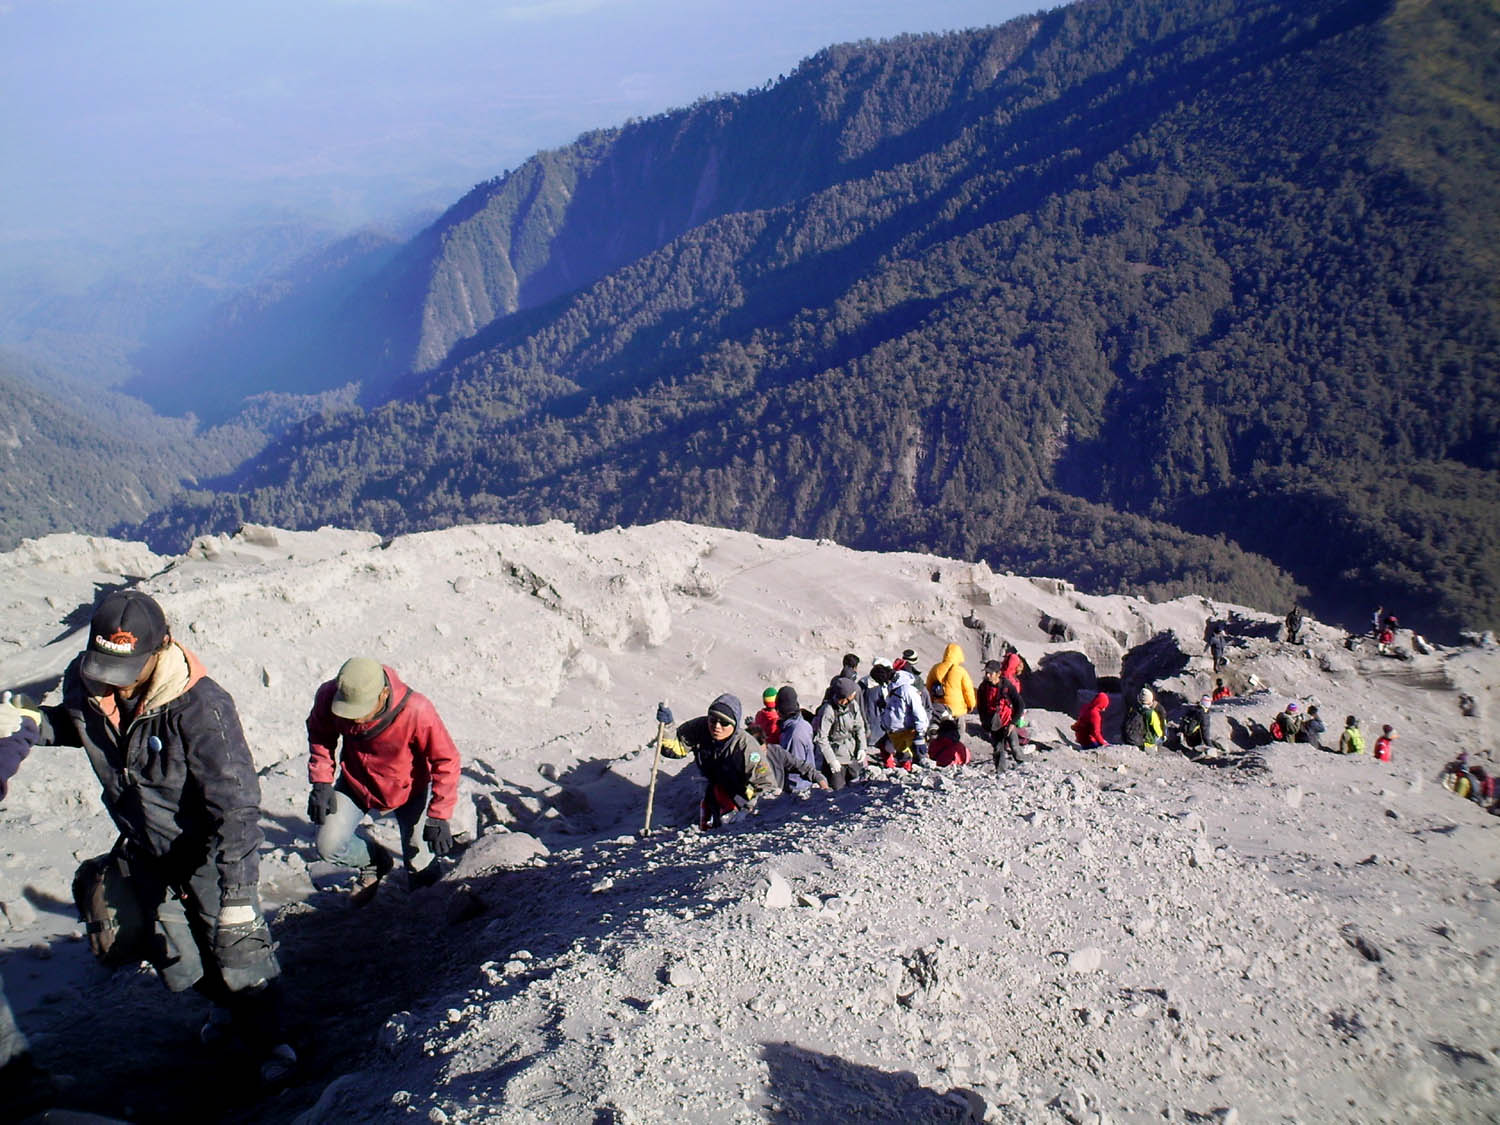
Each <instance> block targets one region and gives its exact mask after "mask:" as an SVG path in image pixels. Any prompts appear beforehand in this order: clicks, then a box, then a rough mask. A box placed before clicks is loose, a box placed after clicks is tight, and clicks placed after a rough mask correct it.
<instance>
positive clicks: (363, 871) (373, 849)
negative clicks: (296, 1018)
mask: <svg viewBox="0 0 1500 1125" xmlns="http://www.w3.org/2000/svg"><path fill="white" fill-rule="evenodd" d="M395 866H396V861H395V860H394V859H392V858H391V853H390V852H388V851H386V850H385V849H384V848H382V847H381V846H380V845H379V844H371V845H370V864H369V865H368V866H367V867H361V868H360V869H359V880H358V881H357V882H356V883H355V884H354V890H352V891H350V892H349V901H350V902H352V903H353V904H354V905H355V906H368V905H369V904H370V903H372V902H374V901H375V894H376V892H378V891H379V890H380V881H381V880H382V879H384V878H385V877H386V876H387V875H389V874H390V873H391V869H392V868H393V867H395ZM288 1049H289V1050H290V1048H288Z"/></svg>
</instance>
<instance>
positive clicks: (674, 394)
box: [144, 0, 1500, 636]
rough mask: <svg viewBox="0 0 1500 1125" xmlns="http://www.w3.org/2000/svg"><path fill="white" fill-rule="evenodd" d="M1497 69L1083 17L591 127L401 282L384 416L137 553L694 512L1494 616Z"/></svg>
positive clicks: (375, 414)
mask: <svg viewBox="0 0 1500 1125" xmlns="http://www.w3.org/2000/svg"><path fill="white" fill-rule="evenodd" d="M1497 37H1500V9H1497V6H1496V5H1495V4H1494V3H1493V0H1429V2H1425V3H1416V2H1409V0H1398V2H1395V3H1372V2H1369V0H1296V2H1293V0H1250V2H1246V0H1109V2H1099V3H1079V4H1074V5H1072V6H1069V7H1066V8H1061V9H1057V10H1054V11H1052V12H1048V13H1045V14H1039V15H1037V16H1033V17H1027V18H1024V19H1020V20H1016V21H1012V22H1011V23H1008V24H1006V25H1004V26H1002V27H1000V28H995V29H990V30H984V31H973V32H965V33H960V34H954V35H946V36H922V37H910V38H905V39H901V40H897V41H893V42H889V43H881V44H857V45H852V46H845V47H837V48H830V49H829V50H826V51H823V52H821V53H820V54H818V55H817V56H814V57H813V58H811V59H809V60H808V61H807V62H805V63H804V64H803V65H802V66H801V67H799V68H798V70H797V71H796V72H795V73H794V74H792V75H789V76H787V77H786V78H785V79H783V80H781V81H779V82H776V83H773V84H769V85H768V86H767V87H765V88H763V89H760V90H756V91H751V92H749V93H746V94H743V95H738V96H733V97H725V98H718V99H713V100H709V101H705V102H702V103H700V104H698V105H696V106H694V107H692V108H690V109H686V110H682V111H679V112H676V113H672V114H667V115H663V116H661V117H658V118H654V119H651V120H649V121H644V122H637V123H633V124H631V125H628V126H626V127H624V128H622V129H619V130H613V131H608V132H601V133H596V134H590V135H589V136H587V137H584V138H581V139H580V141H579V142H578V144H577V145H576V146H574V148H572V149H568V150H563V151H562V152H560V153H549V154H543V155H541V156H538V157H537V158H535V160H533V161H532V162H529V163H528V164H527V165H526V166H524V167H523V168H521V169H517V170H516V171H515V172H512V173H509V174H507V175H505V176H503V177H501V178H500V179H499V180H496V181H494V182H492V183H490V184H485V185H480V187H479V188H476V189H475V191H474V192H473V193H471V194H470V195H469V196H468V197H466V198H465V199H464V200H462V201H460V203H458V204H457V205H455V207H454V208H453V209H452V210H451V211H450V212H449V213H448V214H447V215H445V216H444V217H443V218H442V219H440V220H439V221H438V223H436V224H435V225H434V226H433V227H431V228H429V229H428V230H427V231H426V232H424V233H423V234H421V235H419V236H418V238H416V239H414V240H413V241H412V242H411V243H408V244H407V246H406V247H404V248H403V249H402V250H401V251H400V252H399V253H397V254H395V255H394V256H393V257H392V258H391V259H390V262H389V263H388V264H386V265H383V266H382V272H380V273H379V274H378V277H379V279H381V280H379V281H378V283H377V287H378V288H379V296H380V298H381V300H383V301H385V302H386V303H385V305H384V306H381V307H383V308H384V309H385V310H386V311H385V314H383V315H387V316H388V320H387V322H386V324H385V328H384V329H383V331H385V335H383V336H380V341H379V349H378V350H379V351H380V352H381V354H382V356H384V357H385V359H382V360H379V361H378V362H377V361H376V360H370V361H369V362H370V363H371V366H370V367H369V369H368V371H367V372H366V376H367V377H366V378H365V379H364V380H363V381H364V383H365V391H364V396H363V399H364V404H365V405H364V406H363V407H361V408H354V409H348V410H329V411H324V412H322V413H320V414H318V415H316V416H314V417H312V418H310V419H308V420H307V421H306V422H304V423H303V424H301V425H300V426H297V427H294V428H293V429H292V430H290V431H289V432H288V433H287V434H286V435H285V436H284V437H283V438H282V439H280V440H279V441H277V442H275V443H273V444H272V445H271V446H270V447H269V448H268V449H267V450H266V451H265V452H263V453H262V454H261V455H260V456H258V457H256V458H255V459H253V460H252V461H250V462H249V463H247V464H246V465H244V466H242V467H241V469H239V470H237V471H236V472H235V473H232V474H227V475H226V476H224V477H222V478H220V479H218V480H216V481H213V482H211V483H210V485H209V486H208V487H206V488H204V489H202V490H199V491H195V492H193V493H190V494H189V495H188V496H187V497H185V498H184V499H183V500H182V501H181V502H179V503H178V504H176V505H174V506H173V507H172V508H170V509H168V510H166V511H164V512H160V513H158V514H156V515H153V516H152V517H150V518H149V519H148V520H147V521H146V523H145V524H144V530H145V531H146V532H147V533H148V534H149V535H150V536H151V537H152V539H153V540H154V541H155V542H156V543H157V545H159V546H176V547H180V546H181V545H182V543H183V542H184V540H185V539H186V537H187V536H189V535H191V534H195V533H199V532H203V531H208V530H220V529H224V528H227V527H231V526H233V525H235V524H236V523H238V522H240V521H243V520H256V521H266V522H273V523H279V524H286V525H293V526H317V525H319V524H323V523H335V524H344V525H354V526H362V527H370V528H374V529H377V530H380V531H383V532H388V533H389V532H398V531H407V530H415V529H421V528H430V527H437V526H443V525H447V524H451V523H454V522H460V521H471V520H521V521H530V520H539V519H546V518H552V517H560V518H565V519H570V520H574V521H576V522H578V523H579V524H580V525H582V526H584V527H590V528H591V527H601V526H609V525H611V524H615V523H634V522H640V521H644V520H650V519H655V518H663V517H676V518H682V519H689V520H697V521H701V522H707V523H714V524H721V525H727V526H734V527H741V528H745V529H748V530H753V531H757V532H760V533H763V534H769V535H785V534H797V535H807V536H827V537H831V538H834V539H838V540H840V541H842V542H846V543H849V544H852V545H857V546H864V547H876V548H920V549H929V550H934V551H939V552H944V553H949V554H954V555H957V556H960V557H972V558H984V559H986V560H988V561H990V562H991V563H992V564H993V565H996V566H1000V567H1009V568H1014V569H1020V570H1026V571H1032V572H1041V573H1052V574H1060V575H1063V576H1066V577H1069V578H1071V579H1073V580H1075V581H1077V582H1079V583H1080V584H1081V585H1083V586H1085V587H1087V588H1090V589H1127V590H1140V591H1146V592H1150V593H1153V594H1162V593H1171V592H1180V591H1184V590H1195V591H1199V592H1202V593H1206V594H1211V595H1218V596H1225V597H1233V598H1237V599H1239V600H1243V601H1247V602H1250V603H1252V604H1258V605H1262V606H1265V607H1267V608H1279V607H1284V606H1285V605H1286V604H1287V603H1288V602H1289V601H1290V600H1291V599H1293V598H1295V597H1298V596H1303V595H1306V596H1307V598H1308V601H1309V604H1310V605H1311V606H1312V607H1313V608H1314V609H1315V610H1316V611H1317V612H1319V613H1320V614H1322V615H1324V616H1327V617H1330V618H1342V619H1345V620H1349V621H1356V620H1360V619H1362V618H1363V617H1364V616H1365V615H1366V614H1367V612H1368V609H1369V607H1370V606H1372V605H1373V604H1375V603H1376V602H1380V601H1383V602H1385V603H1386V604H1387V605H1390V606H1393V607H1398V608H1399V610H1400V611H1401V613H1402V616H1403V620H1406V621H1410V622H1419V623H1421V626H1422V627H1423V628H1424V629H1425V630H1426V631H1428V632H1430V633H1432V634H1434V635H1437V636H1448V635H1452V634H1454V633H1455V632H1456V631H1457V630H1458V629H1460V628H1465V627H1494V626H1495V625H1497V624H1500V533H1497V532H1496V531H1495V527H1496V516H1497V514H1500V270H1497V268H1496V267H1497V262H1496V250H1495V247H1496V246H1500V231H1497V230H1496V229H1495V228H1496V226H1497V221H1496V219H1495V216H1494V209H1493V207H1492V205H1491V201H1490V199H1489V198H1488V196H1489V193H1490V192H1492V190H1493V185H1494V184H1495V183H1497V182H1500V103H1497V94H1500V52H1496V51H1495V50H1494V49H1493V44H1494V43H1495V42H1496V41H1497ZM366 284H368V283H362V285H361V287H359V288H358V289H357V291H351V294H350V296H349V301H348V303H346V304H345V305H343V306H342V308H343V309H344V310H345V312H347V313H348V315H349V316H350V317H351V318H352V319H351V320H350V321H349V323H351V324H353V323H355V322H356V321H357V320H358V319H359V318H358V317H355V315H354V312H353V311H352V310H355V309H356V308H357V307H358V308H363V309H365V312H363V313H361V314H360V316H368V315H370V314H369V309H370V308H374V307H376V306H373V305H361V302H364V301H367V300H368V299H369V294H370V292H371V291H370V290H369V289H367V288H365V287H363V286H364V285H366ZM368 351H369V349H368V347H367V348H366V351H365V352H363V353H361V354H362V355H367V354H368ZM391 356H395V357H396V359H395V360H394V361H392V360H391V359H390V357H391ZM393 363H394V366H392V364H393ZM342 374H347V373H342ZM342 374H341V377H342ZM386 396H394V397H391V398H389V400H388V401H384V402H381V403H379V404H378V405H376V404H375V400H377V399H380V398H384V397H386Z"/></svg>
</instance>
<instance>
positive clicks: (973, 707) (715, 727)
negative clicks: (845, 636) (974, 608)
mask: <svg viewBox="0 0 1500 1125" xmlns="http://www.w3.org/2000/svg"><path fill="white" fill-rule="evenodd" d="M859 667H860V658H859V657H858V656H857V655H855V654H854V653H849V654H847V655H845V657H844V661H843V666H842V667H841V669H840V671H839V674H838V675H836V676H834V677H833V679H832V680H831V681H830V682H829V684H828V687H827V689H826V690H825V691H824V693H823V698H822V701H821V702H820V703H819V704H818V706H817V707H816V709H814V710H812V711H809V710H807V709H805V708H803V707H802V705H801V701H800V699H799V698H798V695H797V690H796V688H795V687H793V686H792V685H790V684H788V685H784V686H782V687H779V688H777V687H768V688H766V689H765V691H764V692H763V693H762V696H761V703H762V707H761V709H760V710H759V711H758V712H756V713H755V715H754V716H752V717H751V718H750V720H749V721H748V722H747V721H746V720H745V715H744V710H743V707H742V706H741V704H740V701H739V699H738V697H736V696H734V695H731V694H727V693H726V694H724V695H720V696H719V697H717V698H716V699H715V700H714V701H713V702H712V703H710V704H709V706H708V710H707V712H706V713H705V714H704V715H701V716H698V717H696V718H692V719H689V720H688V721H687V722H685V723H683V724H681V725H680V726H678V727H677V728H676V732H675V737H673V738H670V739H667V738H664V739H663V740H662V752H663V753H664V754H666V755H667V757H669V758H685V757H687V756H688V755H692V757H693V760H694V762H695V763H696V765H697V766H698V769H699V771H700V772H701V773H702V775H703V778H704V782H705V787H704V792H703V799H702V802H701V804H700V810H699V826H700V827H702V828H711V827H716V826H718V825H720V824H722V823H724V822H725V821H726V820H727V819H730V818H733V817H734V816H736V815H737V814H738V813H739V812H740V811H742V810H745V809H751V808H753V807H755V805H756V804H757V802H758V801H760V800H761V799H762V798H765V797H769V796H775V795H777V794H780V793H782V792H784V791H790V792H792V793H797V794H805V793H806V792H808V791H809V790H810V789H812V788H814V787H817V788H822V789H840V788H843V787H844V786H845V785H848V784H850V783H851V782H858V781H863V780H867V779H868V778H869V777H870V770H871V768H872V767H874V766H879V767H882V768H885V769H902V770H911V769H913V768H914V767H919V766H922V767H926V766H934V767H939V768H945V767H951V766H958V765H966V764H968V762H969V761H970V753H969V748H968V747H967V746H966V745H965V744H964V741H963V737H962V733H961V730H960V721H961V720H962V719H963V718H964V717H965V716H967V715H970V714H974V715H975V716H976V717H977V719H978V720H979V726H980V729H981V731H982V732H983V736H984V738H985V740H986V741H987V742H988V743H989V744H990V747H991V758H992V761H993V763H994V766H995V769H996V770H997V771H1004V770H1005V769H1006V768H1007V767H1009V766H1013V765H1020V764H1021V762H1022V759H1023V756H1024V752H1025V750H1024V748H1025V745H1026V743H1027V742H1028V741H1029V732H1028V721H1027V719H1026V714H1025V712H1026V707H1025V704H1024V702H1023V701H1022V698H1021V673H1022V671H1023V670H1024V668H1025V664H1024V662H1023V661H1022V659H1021V656H1020V654H1019V653H1017V652H1016V651H1015V650H1014V649H1012V648H1010V647H1009V646H1007V647H1006V650H1005V652H1004V654H1003V655H1002V657H1001V658H1000V659H999V660H990V661H986V663H985V666H984V674H983V678H982V680H981V681H980V683H979V684H977V685H976V684H975V683H974V681H973V679H972V677H971V676H970V674H969V671H968V669H967V668H966V667H965V666H964V653H963V649H962V647H960V646H959V645H957V644H950V645H948V646H947V648H946V649H945V650H944V652H943V659H942V660H940V661H938V662H937V663H936V664H934V665H933V666H932V667H931V668H930V669H929V670H928V672H927V674H926V676H925V677H924V676H922V675H921V673H920V671H919V662H918V658H917V654H916V653H915V652H914V651H913V650H911V649H907V650H906V651H904V652H903V653H902V654H901V655H900V656H899V657H896V658H894V659H892V660H888V661H887V660H879V659H878V660H875V661H874V662H873V663H872V665H871V667H870V670H869V672H868V673H867V674H866V675H864V676H861V675H860V672H859Z"/></svg>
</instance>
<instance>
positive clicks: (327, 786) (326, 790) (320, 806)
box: [307, 781, 338, 824]
mask: <svg viewBox="0 0 1500 1125" xmlns="http://www.w3.org/2000/svg"><path fill="white" fill-rule="evenodd" d="M337 807H338V801H337V800H335V799H334V796H333V783H332V782H331V781H315V782H313V787H312V792H311V793H309V794H308V795H307V819H308V820H310V821H312V822H313V823H314V824H322V823H323V822H324V821H325V820H327V819H328V818H329V817H330V816H332V815H333V810H334V809H335V808H337Z"/></svg>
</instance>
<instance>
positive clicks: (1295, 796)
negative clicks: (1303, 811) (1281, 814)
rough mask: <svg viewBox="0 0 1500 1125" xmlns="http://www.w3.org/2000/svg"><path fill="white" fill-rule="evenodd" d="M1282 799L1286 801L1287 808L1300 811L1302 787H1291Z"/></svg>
mask: <svg viewBox="0 0 1500 1125" xmlns="http://www.w3.org/2000/svg"><path fill="white" fill-rule="evenodd" d="M1282 799H1283V800H1285V801H1286V805H1287V808H1289V809H1300V808H1301V807H1302V786H1300V785H1293V786H1292V787H1291V788H1289V789H1288V790H1287V791H1286V792H1285V793H1283V794H1282Z"/></svg>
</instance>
